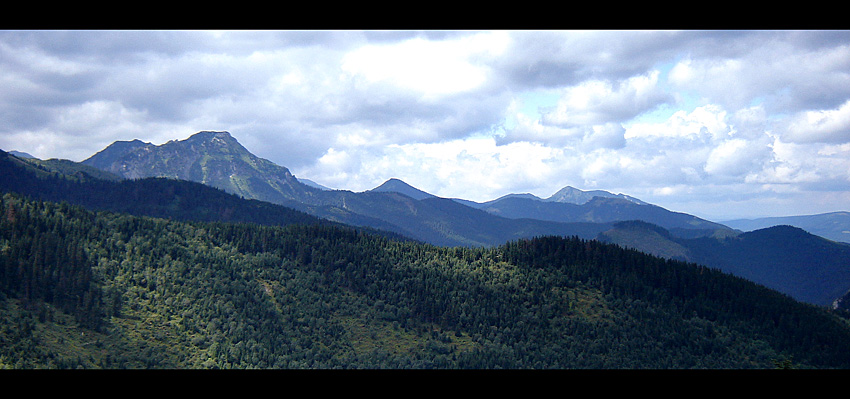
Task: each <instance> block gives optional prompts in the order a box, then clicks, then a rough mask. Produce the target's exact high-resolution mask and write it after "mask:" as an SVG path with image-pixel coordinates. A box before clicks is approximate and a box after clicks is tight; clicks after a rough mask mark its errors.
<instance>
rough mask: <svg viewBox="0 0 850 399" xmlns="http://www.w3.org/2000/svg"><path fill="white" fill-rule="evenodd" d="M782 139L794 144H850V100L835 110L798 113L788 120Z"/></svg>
mask: <svg viewBox="0 0 850 399" xmlns="http://www.w3.org/2000/svg"><path fill="white" fill-rule="evenodd" d="M782 138H783V139H785V140H787V141H790V142H794V143H847V142H850V100H848V101H847V102H845V103H844V104H842V105H841V106H840V107H838V108H836V109H829V110H813V111H804V112H800V113H798V114H796V115H794V116H793V117H791V118H790V120H789V121H788V124H787V126H786V128H785V131H784V132H783V134H782Z"/></svg>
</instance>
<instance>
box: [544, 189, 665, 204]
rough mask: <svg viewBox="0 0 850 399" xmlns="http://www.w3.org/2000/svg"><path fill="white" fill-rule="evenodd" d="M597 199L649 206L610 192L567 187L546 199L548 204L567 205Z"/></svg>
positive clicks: (635, 199)
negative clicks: (622, 200) (621, 200)
mask: <svg viewBox="0 0 850 399" xmlns="http://www.w3.org/2000/svg"><path fill="white" fill-rule="evenodd" d="M596 197H602V198H620V199H624V200H626V201H630V202H634V203H635V204H639V205H648V204H647V203H646V202H643V201H641V200H639V199H637V198H634V197H631V196H628V195H625V194H612V193H610V192H608V191H603V190H591V191H583V190H579V189H577V188H575V187H570V186H566V187H564V188H562V189H560V190H558V192H556V193H555V194H552V196H551V197H549V198H547V199H545V200H544V201H547V202H563V203H567V204H576V205H583V204H586V203H588V202H590V201H591V200H592V199H594V198H596Z"/></svg>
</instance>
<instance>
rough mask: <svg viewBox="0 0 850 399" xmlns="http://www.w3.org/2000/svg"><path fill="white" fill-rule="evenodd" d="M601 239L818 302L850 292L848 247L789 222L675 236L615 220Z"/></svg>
mask: <svg viewBox="0 0 850 399" xmlns="http://www.w3.org/2000/svg"><path fill="white" fill-rule="evenodd" d="M614 226H615V227H614V228H613V229H611V230H609V231H606V232H603V233H602V234H600V236H599V237H598V239H599V240H601V241H604V242H609V243H616V244H620V245H623V246H624V247H628V248H634V249H637V250H640V251H643V252H646V253H649V254H653V255H656V256H662V257H667V258H671V259H678V260H684V261H689V262H694V263H698V264H702V265H706V266H709V267H712V268H716V269H719V270H722V271H724V272H727V273H731V274H734V275H736V276H740V277H743V278H746V279H748V280H750V281H753V282H756V283H759V284H763V285H765V286H767V287H770V288H772V289H775V290H777V291H780V292H783V293H786V294H788V295H790V296H792V297H794V298H795V299H797V300H800V301H803V302H807V303H812V304H816V305H821V306H831V305H832V303H833V302H834V301H835V300H836V299H838V298H839V297H841V296H842V295H844V294H845V293H847V292H848V290H850V245H848V244H844V243H839V242H835V241H830V240H827V239H825V238H822V237H819V236H816V235H813V234H810V233H808V232H806V231H804V230H802V229H799V228H796V227H792V226H774V227H770V228H766V229H761V230H756V231H752V232H747V233H742V234H740V235H738V236H734V237H731V236H730V237H701V238H693V239H685V238H680V237H675V236H673V235H671V234H669V232H667V231H666V230H664V229H662V228H660V227H658V226H654V225H648V224H645V223H644V224H642V223H636V222H629V223H617V224H615V225H614Z"/></svg>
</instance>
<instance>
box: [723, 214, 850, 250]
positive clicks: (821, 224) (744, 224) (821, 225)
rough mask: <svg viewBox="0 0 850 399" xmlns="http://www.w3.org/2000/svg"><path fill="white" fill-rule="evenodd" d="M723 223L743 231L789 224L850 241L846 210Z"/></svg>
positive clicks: (834, 238) (848, 219) (835, 239)
mask: <svg viewBox="0 0 850 399" xmlns="http://www.w3.org/2000/svg"><path fill="white" fill-rule="evenodd" d="M723 224H725V225H727V226H729V227H732V228H734V229H738V230H742V231H753V230H758V229H764V228H767V227H772V226H779V225H789V226H795V227H799V228H801V229H803V230H806V231H808V232H810V233H812V234H815V235H819V236H821V237H824V238H828V239H830V240H834V241H841V242H847V243H850V212H844V211H842V212H829V213H821V214H817V215H801V216H784V217H768V218H758V219H736V220H729V221H725V222H723Z"/></svg>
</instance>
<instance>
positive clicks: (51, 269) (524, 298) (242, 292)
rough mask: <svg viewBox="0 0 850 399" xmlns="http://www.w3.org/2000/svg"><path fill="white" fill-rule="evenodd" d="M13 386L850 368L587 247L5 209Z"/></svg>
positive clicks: (734, 290)
mask: <svg viewBox="0 0 850 399" xmlns="http://www.w3.org/2000/svg"><path fill="white" fill-rule="evenodd" d="M0 289H1V290H0V293H2V295H0V318H2V323H0V366H2V367H13V368H43V367H49V368H79V367H83V368H772V367H774V366H776V365H777V364H783V365H787V364H789V363H790V364H791V365H793V366H794V367H800V368H809V367H816V368H846V367H848V366H850V330H848V327H847V324H846V322H845V320H844V319H842V318H840V317H838V316H837V315H836V314H834V313H831V312H829V311H827V310H825V309H823V308H819V307H814V306H810V305H806V304H802V303H799V302H796V301H793V300H791V299H790V298H789V297H787V296H785V295H782V294H779V293H777V292H775V291H772V290H768V289H766V288H764V287H762V286H759V285H756V284H753V283H750V282H748V281H745V280H743V279H740V278H736V277H732V276H729V275H726V274H723V273H720V272H718V271H715V270H712V269H708V268H705V267H700V266H696V265H693V264H687V263H682V262H676V261H670V260H663V259H660V258H656V257H651V256H648V255H645V254H643V253H640V252H637V251H632V250H625V249H622V248H620V247H618V246H614V245H608V244H603V243H600V242H597V241H592V240H584V239H579V238H562V237H540V238H535V239H527V240H518V241H513V242H510V243H507V244H505V245H502V246H498V247H493V248H489V249H471V248H443V247H436V246H431V245H426V244H421V243H416V242H410V241H399V240H393V239H390V238H387V237H382V236H378V235H374V234H369V233H366V232H363V231H358V230H355V229H352V228H348V227H344V226H337V225H318V224H314V225H301V224H293V225H289V226H286V227H273V226H261V225H258V224H254V223H219V222H216V223H211V222H181V221H170V220H165V219H157V218H149V217H137V216H131V215H126V214H120V213H111V212H97V213H96V212H92V211H88V210H85V209H83V208H79V207H76V206H71V205H68V204H57V203H52V202H45V201H37V200H29V199H26V198H24V197H22V196H19V195H16V194H4V195H3V196H2V197H1V198H0Z"/></svg>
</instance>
